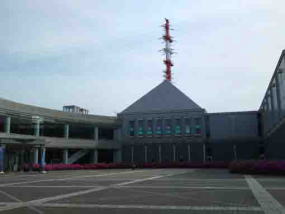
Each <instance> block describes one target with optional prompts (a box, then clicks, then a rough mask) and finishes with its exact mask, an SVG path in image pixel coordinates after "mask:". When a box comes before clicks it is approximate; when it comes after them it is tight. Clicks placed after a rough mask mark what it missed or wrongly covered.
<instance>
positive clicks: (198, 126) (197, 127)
mask: <svg viewBox="0 0 285 214" xmlns="http://www.w3.org/2000/svg"><path fill="white" fill-rule="evenodd" d="M201 122H202V120H201V118H195V134H199V135H200V134H201Z"/></svg>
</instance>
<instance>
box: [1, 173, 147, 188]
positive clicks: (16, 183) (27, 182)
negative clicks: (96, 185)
mask: <svg viewBox="0 0 285 214" xmlns="http://www.w3.org/2000/svg"><path fill="white" fill-rule="evenodd" d="M135 172H144V170H140V171H127V172H116V173H107V174H99V175H86V176H73V177H67V178H54V179H44V180H36V181H22V182H15V183H5V184H0V187H5V186H11V185H19V184H33V183H40V182H51V181H66V180H73V179H76V178H89V177H102V176H109V175H118V174H127V173H135Z"/></svg>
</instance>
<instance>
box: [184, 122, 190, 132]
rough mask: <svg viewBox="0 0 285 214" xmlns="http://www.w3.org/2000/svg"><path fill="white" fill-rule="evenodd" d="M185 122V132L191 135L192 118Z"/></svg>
mask: <svg viewBox="0 0 285 214" xmlns="http://www.w3.org/2000/svg"><path fill="white" fill-rule="evenodd" d="M184 124H185V125H184V128H185V134H186V135H190V134H191V120H190V118H186V119H185V123H184Z"/></svg>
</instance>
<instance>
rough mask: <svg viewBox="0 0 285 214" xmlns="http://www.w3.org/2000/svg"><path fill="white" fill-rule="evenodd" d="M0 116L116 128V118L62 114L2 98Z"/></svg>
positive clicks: (0, 100)
mask: <svg viewBox="0 0 285 214" xmlns="http://www.w3.org/2000/svg"><path fill="white" fill-rule="evenodd" d="M0 115H11V116H15V117H21V118H26V119H32V117H33V116H40V117H43V118H44V120H45V121H50V122H56V121H57V122H60V121H62V122H72V123H84V124H94V125H99V126H108V127H109V126H112V127H113V126H117V119H116V117H110V116H101V115H88V114H76V113H71V112H63V111H58V110H53V109H48V108H42V107H37V106H33V105H27V104H22V103H17V102H13V101H10V100H6V99H2V98H0Z"/></svg>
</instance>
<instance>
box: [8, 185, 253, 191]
mask: <svg viewBox="0 0 285 214" xmlns="http://www.w3.org/2000/svg"><path fill="white" fill-rule="evenodd" d="M110 185H112V184H110ZM110 185H104V186H103V185H88V186H84V185H72V186H67V185H65V186H8V187H7V188H95V187H107V186H110ZM115 188H142V189H145V188H146V189H206V190H207V189H209V190H249V187H233V186H227V187H211V186H203V187H197V186H173V185H172V186H135V185H133V186H118V187H115Z"/></svg>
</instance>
